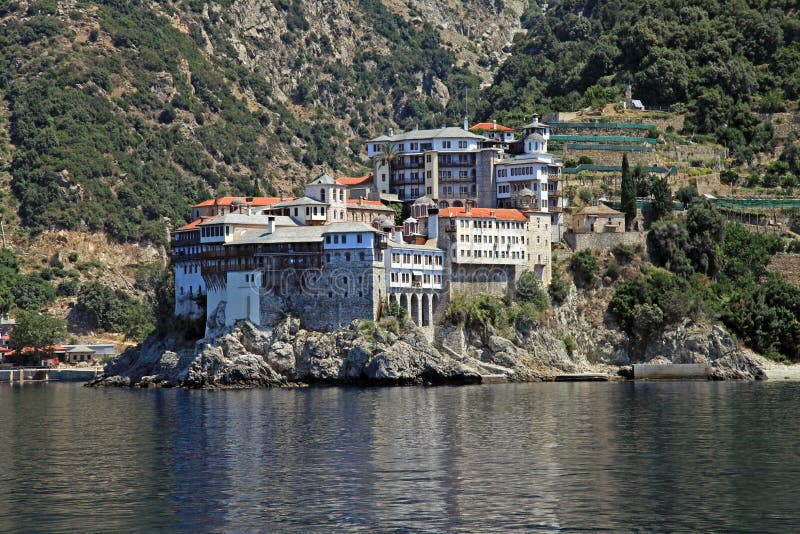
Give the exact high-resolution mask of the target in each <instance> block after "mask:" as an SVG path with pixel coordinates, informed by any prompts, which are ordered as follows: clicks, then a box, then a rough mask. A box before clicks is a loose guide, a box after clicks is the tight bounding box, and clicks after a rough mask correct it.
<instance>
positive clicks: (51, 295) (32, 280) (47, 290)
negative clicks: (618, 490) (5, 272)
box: [12, 274, 56, 310]
mask: <svg viewBox="0 0 800 534" xmlns="http://www.w3.org/2000/svg"><path fill="white" fill-rule="evenodd" d="M12 293H13V295H14V305H16V306H17V307H18V308H21V309H23V310H38V309H41V308H43V307H45V306H46V305H48V304H50V303H51V302H53V301H54V300H55V298H56V288H54V287H53V284H51V283H50V282H48V281H47V280H44V279H43V278H42V277H41V276H39V275H36V274H29V275H22V276H20V277H19V278H17V280H16V282H15V284H14V287H13V288H12Z"/></svg>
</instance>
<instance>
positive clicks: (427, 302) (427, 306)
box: [422, 295, 433, 326]
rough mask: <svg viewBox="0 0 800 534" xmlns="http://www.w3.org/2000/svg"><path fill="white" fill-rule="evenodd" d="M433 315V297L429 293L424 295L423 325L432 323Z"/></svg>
mask: <svg viewBox="0 0 800 534" xmlns="http://www.w3.org/2000/svg"><path fill="white" fill-rule="evenodd" d="M431 315H433V310H432V309H431V298H430V297H429V296H428V295H422V326H430V325H431Z"/></svg>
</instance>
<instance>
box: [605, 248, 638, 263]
mask: <svg viewBox="0 0 800 534" xmlns="http://www.w3.org/2000/svg"><path fill="white" fill-rule="evenodd" d="M611 253H612V254H613V255H614V258H615V259H616V260H617V261H618V262H620V263H622V262H628V261H631V260H633V258H635V257H636V247H635V246H633V245H626V244H624V243H620V244H619V245H616V246H614V248H612V249H611Z"/></svg>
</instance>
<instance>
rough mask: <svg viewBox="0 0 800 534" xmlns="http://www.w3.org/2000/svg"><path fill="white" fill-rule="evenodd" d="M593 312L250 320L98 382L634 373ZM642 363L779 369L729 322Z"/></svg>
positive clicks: (671, 341) (666, 336) (218, 383)
mask: <svg viewBox="0 0 800 534" xmlns="http://www.w3.org/2000/svg"><path fill="white" fill-rule="evenodd" d="M594 297H595V298H597V299H602V298H603V297H604V295H594ZM594 309H597V308H596V307H595V308H594ZM588 310H589V309H588V308H587V301H586V300H584V299H579V298H578V297H577V295H576V294H575V292H572V293H571V295H570V298H569V299H568V301H567V302H566V303H565V305H563V306H560V307H559V308H557V309H556V310H554V311H553V313H552V314H550V315H547V316H546V317H543V318H542V321H541V324H538V325H535V326H532V327H530V328H529V329H528V330H526V331H519V330H514V329H511V331H503V332H500V331H496V330H494V329H492V328H488V329H487V330H486V331H474V330H469V329H466V328H464V327H463V326H442V327H438V328H437V329H436V332H435V336H433V337H434V339H430V338H429V334H428V335H426V333H424V332H422V331H421V330H419V329H417V328H416V327H415V326H414V324H413V323H411V322H409V321H406V322H398V321H397V320H395V319H389V320H384V321H380V322H371V321H354V322H353V323H352V324H350V325H348V326H346V327H343V328H341V329H339V330H337V331H334V332H317V331H311V330H306V329H303V328H302V327H301V324H300V321H299V320H298V319H296V318H291V317H289V318H285V319H283V320H282V321H280V322H279V323H278V324H277V325H275V327H274V328H263V327H257V326H255V325H253V324H251V323H248V322H240V323H237V324H236V325H235V326H234V327H231V328H226V329H220V330H218V331H216V332H214V333H212V335H210V336H208V338H206V339H203V340H200V341H198V342H196V343H194V344H192V343H187V342H186V341H185V340H183V339H182V338H180V337H178V336H173V337H168V338H166V339H161V340H148V341H147V342H145V343H143V344H142V345H140V346H138V347H136V348H132V349H129V350H128V351H126V352H124V353H123V354H122V355H120V356H119V357H117V358H116V359H115V360H113V361H112V362H111V363H109V364H108V365H107V366H106V368H105V370H104V372H103V374H102V375H101V376H100V377H98V378H97V379H96V380H94V381H93V382H91V384H90V385H92V386H129V387H185V388H198V389H219V388H250V387H291V386H298V385H310V384H320V385H417V384H477V383H482V382H498V381H511V382H530V381H547V380H555V379H556V378H557V377H559V376H563V375H565V374H575V373H602V374H605V375H607V376H609V378H610V379H624V378H630V377H631V376H632V372H631V364H632V363H634V362H633V361H632V358H631V356H630V355H629V353H628V350H627V349H626V348H625V347H627V344H628V340H627V338H626V336H625V334H624V333H622V332H620V331H619V330H618V329H616V328H615V327H614V326H613V324H612V325H609V324H607V321H606V320H605V319H604V318H603V317H599V316H598V317H594V318H593V317H592V314H591V313H589V312H588ZM566 338H569V339H571V340H572V343H570V344H569V345H568V344H567V343H566V342H565V339H566ZM636 363H654V364H680V363H694V364H697V363H699V364H707V365H709V367H710V375H709V378H710V379H714V380H754V379H755V380H758V379H764V378H766V372H765V368H766V367H767V365H768V363H767V361H766V360H764V359H763V358H761V357H759V356H758V355H755V354H753V353H752V352H750V351H747V350H746V349H742V348H740V347H739V346H738V344H737V343H736V341H735V340H734V339H733V338H732V336H731V335H730V334H729V333H728V332H727V331H726V330H725V329H724V328H723V327H721V326H718V325H705V324H695V323H692V322H689V321H687V322H685V323H683V324H681V325H678V326H675V327H672V328H670V329H668V330H665V331H662V332H660V333H659V335H657V336H655V337H654V338H653V341H651V342H650V343H649V344H648V346H647V347H646V348H645V349H644V354H643V356H642V355H640V356H639V357H638V358H636Z"/></svg>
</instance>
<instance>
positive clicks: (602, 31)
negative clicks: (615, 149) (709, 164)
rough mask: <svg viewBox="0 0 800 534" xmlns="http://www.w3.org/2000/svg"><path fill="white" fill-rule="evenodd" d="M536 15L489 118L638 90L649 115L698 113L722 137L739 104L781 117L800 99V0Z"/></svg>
mask: <svg viewBox="0 0 800 534" xmlns="http://www.w3.org/2000/svg"><path fill="white" fill-rule="evenodd" d="M547 5H548V6H549V7H548V9H547V10H546V11H543V10H542V9H541V8H540V7H539V6H536V5H534V6H532V7H531V8H530V9H529V10H528V12H527V13H526V15H525V17H524V20H523V27H524V28H525V29H526V30H527V34H525V35H524V37H521V38H519V39H517V40H516V41H515V44H514V47H513V50H512V52H513V55H512V56H511V58H510V59H509V60H508V61H507V62H506V63H504V64H503V66H502V67H501V68H500V69H499V71H498V74H497V77H496V78H495V83H494V85H493V86H492V87H491V88H490V89H488V90H487V91H486V93H485V95H484V99H483V101H484V103H485V106H484V110H483V111H484V113H485V114H489V113H494V114H497V115H498V117H502V118H510V119H513V118H517V117H527V116H528V115H529V114H530V113H531V112H533V111H534V110H538V111H539V112H541V111H543V110H546V109H553V110H562V111H563V110H567V111H569V110H571V109H577V108H580V107H583V106H586V105H592V104H596V103H605V102H608V101H614V100H615V99H619V98H620V97H621V96H622V95H621V87H622V86H623V85H624V84H627V83H631V84H633V92H634V98H639V99H641V100H643V101H644V102H645V104H647V105H649V106H670V105H673V104H677V103H689V104H690V111H692V113H691V114H690V124H689V126H690V127H696V128H697V129H698V131H700V132H709V131H713V130H714V129H715V128H716V127H717V126H718V125H719V124H723V123H725V122H729V119H731V118H732V117H733V116H734V115H735V114H736V109H735V108H736V104H737V103H745V104H749V105H750V106H752V107H754V108H756V107H757V108H759V109H760V110H762V111H767V112H772V111H779V110H781V108H782V107H784V105H785V103H784V102H783V100H784V98H786V99H790V100H794V99H797V98H798V97H800V42H799V41H800V21H799V19H798V6H797V3H796V2H794V1H793V0H778V1H770V2H767V1H765V0H721V1H718V0H670V1H666V0H653V1H648V2H641V1H634V0H611V1H606V2H598V1H596V0H562V1H556V2H552V3H549V4H547Z"/></svg>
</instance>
